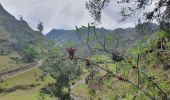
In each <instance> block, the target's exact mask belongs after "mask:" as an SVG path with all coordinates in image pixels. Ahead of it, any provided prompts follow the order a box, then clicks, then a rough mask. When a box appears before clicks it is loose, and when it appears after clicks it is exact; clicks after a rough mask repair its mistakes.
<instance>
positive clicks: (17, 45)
mask: <svg viewBox="0 0 170 100" xmlns="http://www.w3.org/2000/svg"><path fill="white" fill-rule="evenodd" d="M47 44H48V42H47V40H46V39H45V38H44V36H43V35H42V33H40V32H38V31H34V30H33V29H31V28H30V27H29V25H28V24H27V22H26V21H24V20H17V19H16V18H15V17H14V16H12V15H11V14H9V13H8V12H7V11H6V10H5V9H4V8H3V7H2V5H1V4H0V73H3V72H6V71H10V70H14V69H17V68H20V67H23V66H26V65H28V64H29V63H23V62H22V61H20V62H21V65H18V64H17V63H18V62H17V61H16V58H17V59H20V60H22V58H23V57H22V56H23V55H22V52H23V50H24V49H25V48H26V47H27V46H28V45H32V46H35V47H39V48H46V46H47Z"/></svg>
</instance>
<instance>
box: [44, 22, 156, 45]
mask: <svg viewBox="0 0 170 100" xmlns="http://www.w3.org/2000/svg"><path fill="white" fill-rule="evenodd" d="M141 29H143V30H141ZM158 30H159V26H158V25H157V24H154V23H143V24H141V25H137V26H136V27H134V28H125V29H123V28H117V29H114V30H109V29H105V28H96V32H97V33H102V34H112V35H115V36H116V34H119V38H120V44H123V42H126V41H131V42H134V41H136V40H137V37H139V38H141V37H142V36H144V35H151V34H152V33H154V32H156V31H158ZM81 34H84V35H85V36H86V35H87V30H86V31H85V30H83V32H82V33H81ZM46 37H47V38H48V39H50V40H52V41H55V42H57V43H64V42H68V41H76V42H80V40H79V38H78V35H77V33H76V30H64V29H52V30H51V31H50V32H49V33H47V34H46Z"/></svg>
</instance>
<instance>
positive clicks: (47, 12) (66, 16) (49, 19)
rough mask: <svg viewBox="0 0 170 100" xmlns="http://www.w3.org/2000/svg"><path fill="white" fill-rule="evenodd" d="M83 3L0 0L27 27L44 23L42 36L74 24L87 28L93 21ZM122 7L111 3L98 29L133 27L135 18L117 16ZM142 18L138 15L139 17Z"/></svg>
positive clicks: (68, 27) (49, 0) (64, 0)
mask: <svg viewBox="0 0 170 100" xmlns="http://www.w3.org/2000/svg"><path fill="white" fill-rule="evenodd" d="M85 1H86V0H15V1H14V0H0V3H1V4H2V5H3V6H4V8H5V9H6V10H7V11H8V12H10V13H11V14H12V15H14V16H15V17H16V18H18V17H19V15H22V16H23V18H24V19H25V20H26V21H27V22H28V23H29V25H30V26H31V27H32V28H33V29H36V25H37V23H39V22H40V21H42V22H44V26H45V29H44V33H47V32H48V31H50V30H51V29H52V28H57V29H60V28H64V29H74V27H75V25H77V26H81V25H87V23H89V22H92V21H93V19H92V18H91V17H90V14H89V13H88V11H87V9H85ZM120 8H121V5H118V4H116V3H115V2H112V3H111V4H110V5H109V6H108V7H107V8H106V9H104V12H103V19H102V24H101V25H100V26H102V27H105V28H109V29H114V28H118V27H132V26H134V24H135V23H136V21H137V19H138V18H137V17H135V18H131V19H128V20H127V21H126V22H123V23H120V22H119V21H120V19H121V16H120V15H118V12H119V11H120ZM140 16H141V15H140Z"/></svg>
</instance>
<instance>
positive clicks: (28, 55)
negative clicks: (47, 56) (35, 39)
mask: <svg viewBox="0 0 170 100" xmlns="http://www.w3.org/2000/svg"><path fill="white" fill-rule="evenodd" d="M38 55H39V52H38V50H37V49H36V48H35V47H34V46H32V45H28V46H27V47H26V48H25V49H24V50H23V56H24V60H25V61H26V62H33V61H34V60H35V58H37V56H38Z"/></svg>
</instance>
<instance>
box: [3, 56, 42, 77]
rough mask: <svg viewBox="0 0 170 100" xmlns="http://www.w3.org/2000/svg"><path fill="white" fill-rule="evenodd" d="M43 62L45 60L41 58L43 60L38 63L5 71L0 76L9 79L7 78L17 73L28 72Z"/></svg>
mask: <svg viewBox="0 0 170 100" xmlns="http://www.w3.org/2000/svg"><path fill="white" fill-rule="evenodd" d="M43 62H44V60H43V59H41V60H39V61H38V63H37V64H31V65H29V66H26V67H22V68H18V69H15V70H12V71H9V72H6V73H3V74H1V75H0V78H1V79H3V80H7V79H9V78H12V77H15V76H17V75H20V74H23V73H26V72H28V71H31V70H33V69H35V68H37V67H40V66H41V65H42V64H43Z"/></svg>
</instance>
